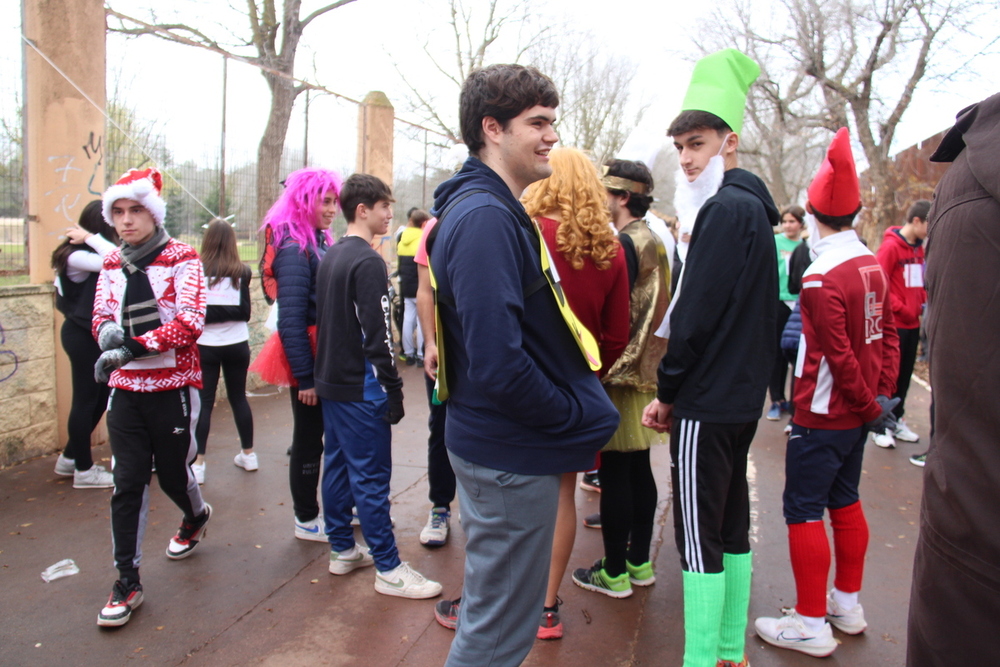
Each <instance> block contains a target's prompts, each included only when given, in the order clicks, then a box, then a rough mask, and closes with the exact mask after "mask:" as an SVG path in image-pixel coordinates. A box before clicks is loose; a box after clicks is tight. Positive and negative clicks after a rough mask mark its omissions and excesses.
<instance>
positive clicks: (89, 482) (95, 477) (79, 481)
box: [73, 464, 115, 489]
mask: <svg viewBox="0 0 1000 667" xmlns="http://www.w3.org/2000/svg"><path fill="white" fill-rule="evenodd" d="M114 485H115V476H114V475H113V474H111V473H110V472H108V471H107V470H105V469H104V466H99V465H96V464H95V465H92V466H90V470H75V471H74V472H73V488H74V489H110V488H111V487H113V486H114Z"/></svg>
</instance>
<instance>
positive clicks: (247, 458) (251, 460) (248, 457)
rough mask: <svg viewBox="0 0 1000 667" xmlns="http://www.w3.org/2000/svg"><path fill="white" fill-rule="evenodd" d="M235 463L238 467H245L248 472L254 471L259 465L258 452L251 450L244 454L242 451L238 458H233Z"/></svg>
mask: <svg viewBox="0 0 1000 667" xmlns="http://www.w3.org/2000/svg"><path fill="white" fill-rule="evenodd" d="M233 463H235V464H236V466H237V467H238V468H243V469H244V470H246V471H247V472H253V471H254V470H256V469H257V467H258V466H257V453H256V452H250V453H249V454H244V453H243V452H240V453H239V454H237V455H236V458H234V459H233Z"/></svg>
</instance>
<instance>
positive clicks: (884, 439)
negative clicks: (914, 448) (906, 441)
mask: <svg viewBox="0 0 1000 667" xmlns="http://www.w3.org/2000/svg"><path fill="white" fill-rule="evenodd" d="M872 442H874V443H875V444H876V445H878V446H879V447H881V448H882V449H895V448H896V440H895V439H894V438H893V437H892V433H890V432H889V430H888V429H886V430H885V431H882V432H881V433H872Z"/></svg>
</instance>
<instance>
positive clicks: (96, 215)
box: [52, 199, 121, 274]
mask: <svg viewBox="0 0 1000 667" xmlns="http://www.w3.org/2000/svg"><path fill="white" fill-rule="evenodd" d="M102 211H103V204H102V203H101V200H100V199H95V200H94V201H92V202H90V203H89V204H87V205H86V206H84V207H83V211H81V212H80V219H79V220H78V221H77V223H76V224H77V225H79V227H80V228H81V229H85V230H86V231H88V232H90V233H91V234H100V235H101V236H103V237H104V238H106V239H107V240H109V241H111V242H112V243H114V244H115V245H119V244H120V243H121V239H119V238H118V232H117V231H116V230H115V228H114V227H113V226H112V225H109V224H108V223H106V222H105V221H104V214H103V212H102ZM77 250H90V246H88V245H87V244H77V243H70V242H69V239H65V240H64V241H63V242H62V243H60V244H59V245H58V246H57V247H56V249H55V250H53V251H52V268H53V269H55V270H56V273H57V274H62V273H63V272H64V271H65V270H66V262H67V261H69V256H70V255H71V254H73V253H74V252H76V251H77Z"/></svg>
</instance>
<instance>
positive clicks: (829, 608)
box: [826, 590, 868, 635]
mask: <svg viewBox="0 0 1000 667" xmlns="http://www.w3.org/2000/svg"><path fill="white" fill-rule="evenodd" d="M826 620H827V621H829V622H830V624H831V625H832V626H833V627H835V628H837V629H838V630H840V631H841V632H843V633H844V634H846V635H860V634H861V633H862V632H864V631H865V629H866V628H867V627H868V623H866V622H865V610H864V609H863V608H862V607H861V605H860V604H856V605H854V607H853V608H851V609H844V608H843V607H841V606H840V605H839V604H837V600H836V599H835V598H834V597H833V591H832V590H831V591H830V593H829V595H827V596H826Z"/></svg>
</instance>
